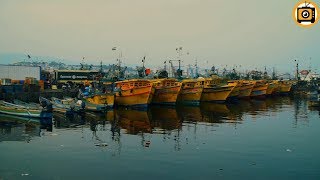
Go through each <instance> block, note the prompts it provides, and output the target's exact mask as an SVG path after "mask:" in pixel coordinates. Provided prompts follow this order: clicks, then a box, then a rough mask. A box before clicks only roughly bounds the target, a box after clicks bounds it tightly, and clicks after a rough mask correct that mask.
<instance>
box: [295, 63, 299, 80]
mask: <svg viewBox="0 0 320 180" xmlns="http://www.w3.org/2000/svg"><path fill="white" fill-rule="evenodd" d="M294 61H295V62H297V64H296V79H297V80H298V81H299V80H300V78H299V63H298V61H297V60H296V59H295V60H294Z"/></svg>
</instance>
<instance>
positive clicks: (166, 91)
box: [114, 78, 294, 107]
mask: <svg viewBox="0 0 320 180" xmlns="http://www.w3.org/2000/svg"><path fill="white" fill-rule="evenodd" d="M293 83H294V82H292V81H279V80H271V81H267V80H258V81H247V80H236V81H228V82H226V83H222V82H221V79H219V78H198V79H185V80H182V81H181V82H180V81H178V80H177V79H171V78H167V79H152V80H147V79H131V80H124V81H119V82H116V88H115V89H116V91H115V101H114V102H115V104H116V105H119V106H142V107H146V106H148V105H149V104H166V105H168V104H169V105H174V104H193V105H198V104H200V102H202V101H204V102H224V101H227V100H228V99H236V98H251V97H265V96H268V95H274V94H280V93H289V92H290V91H291V86H292V85H293Z"/></svg>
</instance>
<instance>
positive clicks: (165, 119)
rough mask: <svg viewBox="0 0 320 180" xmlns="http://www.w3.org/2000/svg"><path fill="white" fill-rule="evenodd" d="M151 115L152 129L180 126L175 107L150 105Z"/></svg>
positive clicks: (170, 128)
mask: <svg viewBox="0 0 320 180" xmlns="http://www.w3.org/2000/svg"><path fill="white" fill-rule="evenodd" d="M150 112H151V115H152V120H151V122H152V126H153V128H154V129H158V128H160V129H161V130H174V129H179V128H180V127H181V123H180V120H179V117H178V113H177V110H176V108H168V107H164V106H163V107H160V106H152V107H151V108H150Z"/></svg>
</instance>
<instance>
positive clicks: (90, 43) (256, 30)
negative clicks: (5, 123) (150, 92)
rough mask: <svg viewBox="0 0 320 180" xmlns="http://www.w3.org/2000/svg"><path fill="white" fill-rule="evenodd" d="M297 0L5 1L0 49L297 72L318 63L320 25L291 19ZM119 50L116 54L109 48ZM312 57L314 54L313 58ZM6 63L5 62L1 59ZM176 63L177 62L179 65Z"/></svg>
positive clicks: (0, 8)
mask: <svg viewBox="0 0 320 180" xmlns="http://www.w3.org/2000/svg"><path fill="white" fill-rule="evenodd" d="M297 2H298V1H297V0H281V1H279V0H265V1H262V0H245V1H239V0H229V1H227V0H223V1H221V0H220V1H219V0H90V1H89V0H86V1H85V0H54V1H52V0H28V1H23V0H0V27H1V28H0V54H1V53H2V54H4V53H24V54H31V55H37V56H49V57H57V58H61V59H69V60H72V61H73V62H74V63H75V64H77V63H80V62H81V61H82V57H85V61H86V62H87V63H93V64H98V63H99V62H100V61H101V60H102V61H103V63H105V64H110V63H115V59H116V58H117V57H118V56H119V55H120V54H122V59H123V61H124V63H125V64H139V63H141V59H142V57H143V56H146V65H147V66H153V67H154V66H159V67H160V66H163V62H164V61H165V60H168V59H177V58H178V57H179V56H178V53H177V52H176V48H177V47H182V51H181V53H180V54H181V56H180V58H181V59H182V61H183V62H182V65H183V66H184V67H185V66H186V65H188V64H195V60H197V61H198V64H199V66H201V67H211V66H212V65H215V66H217V67H228V68H231V67H234V66H236V65H237V66H238V67H239V65H241V68H245V69H256V68H257V69H258V70H260V69H261V70H262V69H263V68H264V66H266V67H267V68H268V69H270V68H272V67H276V68H277V69H278V70H279V71H288V72H291V71H293V70H294V66H295V64H294V59H297V60H298V61H299V63H300V65H301V68H308V67H309V66H310V65H311V66H312V68H313V69H318V68H319V66H320V51H319V47H320V23H319V24H316V25H315V26H313V27H312V28H302V27H299V26H297V25H296V24H295V22H294V21H293V19H292V10H293V7H294V5H295V4H296V3H297ZM316 2H317V3H318V5H320V1H318V0H317V1H316ZM113 47H117V50H116V51H112V48H113ZM310 58H311V59H310ZM0 63H1V59H0ZM175 64H176V62H175ZM319 70H320V68H319Z"/></svg>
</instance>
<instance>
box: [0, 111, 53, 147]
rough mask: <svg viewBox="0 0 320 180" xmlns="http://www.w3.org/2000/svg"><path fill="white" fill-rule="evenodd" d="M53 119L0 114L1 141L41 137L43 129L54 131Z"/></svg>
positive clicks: (29, 139)
mask: <svg viewBox="0 0 320 180" xmlns="http://www.w3.org/2000/svg"><path fill="white" fill-rule="evenodd" d="M50 122H51V119H50V120H48V119H44V120H39V119H30V118H24V117H17V116H11V115H4V114H0V135H1V136H0V142H3V141H25V142H30V141H31V140H32V139H33V137H40V134H41V129H45V130H47V131H52V124H51V123H50Z"/></svg>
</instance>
